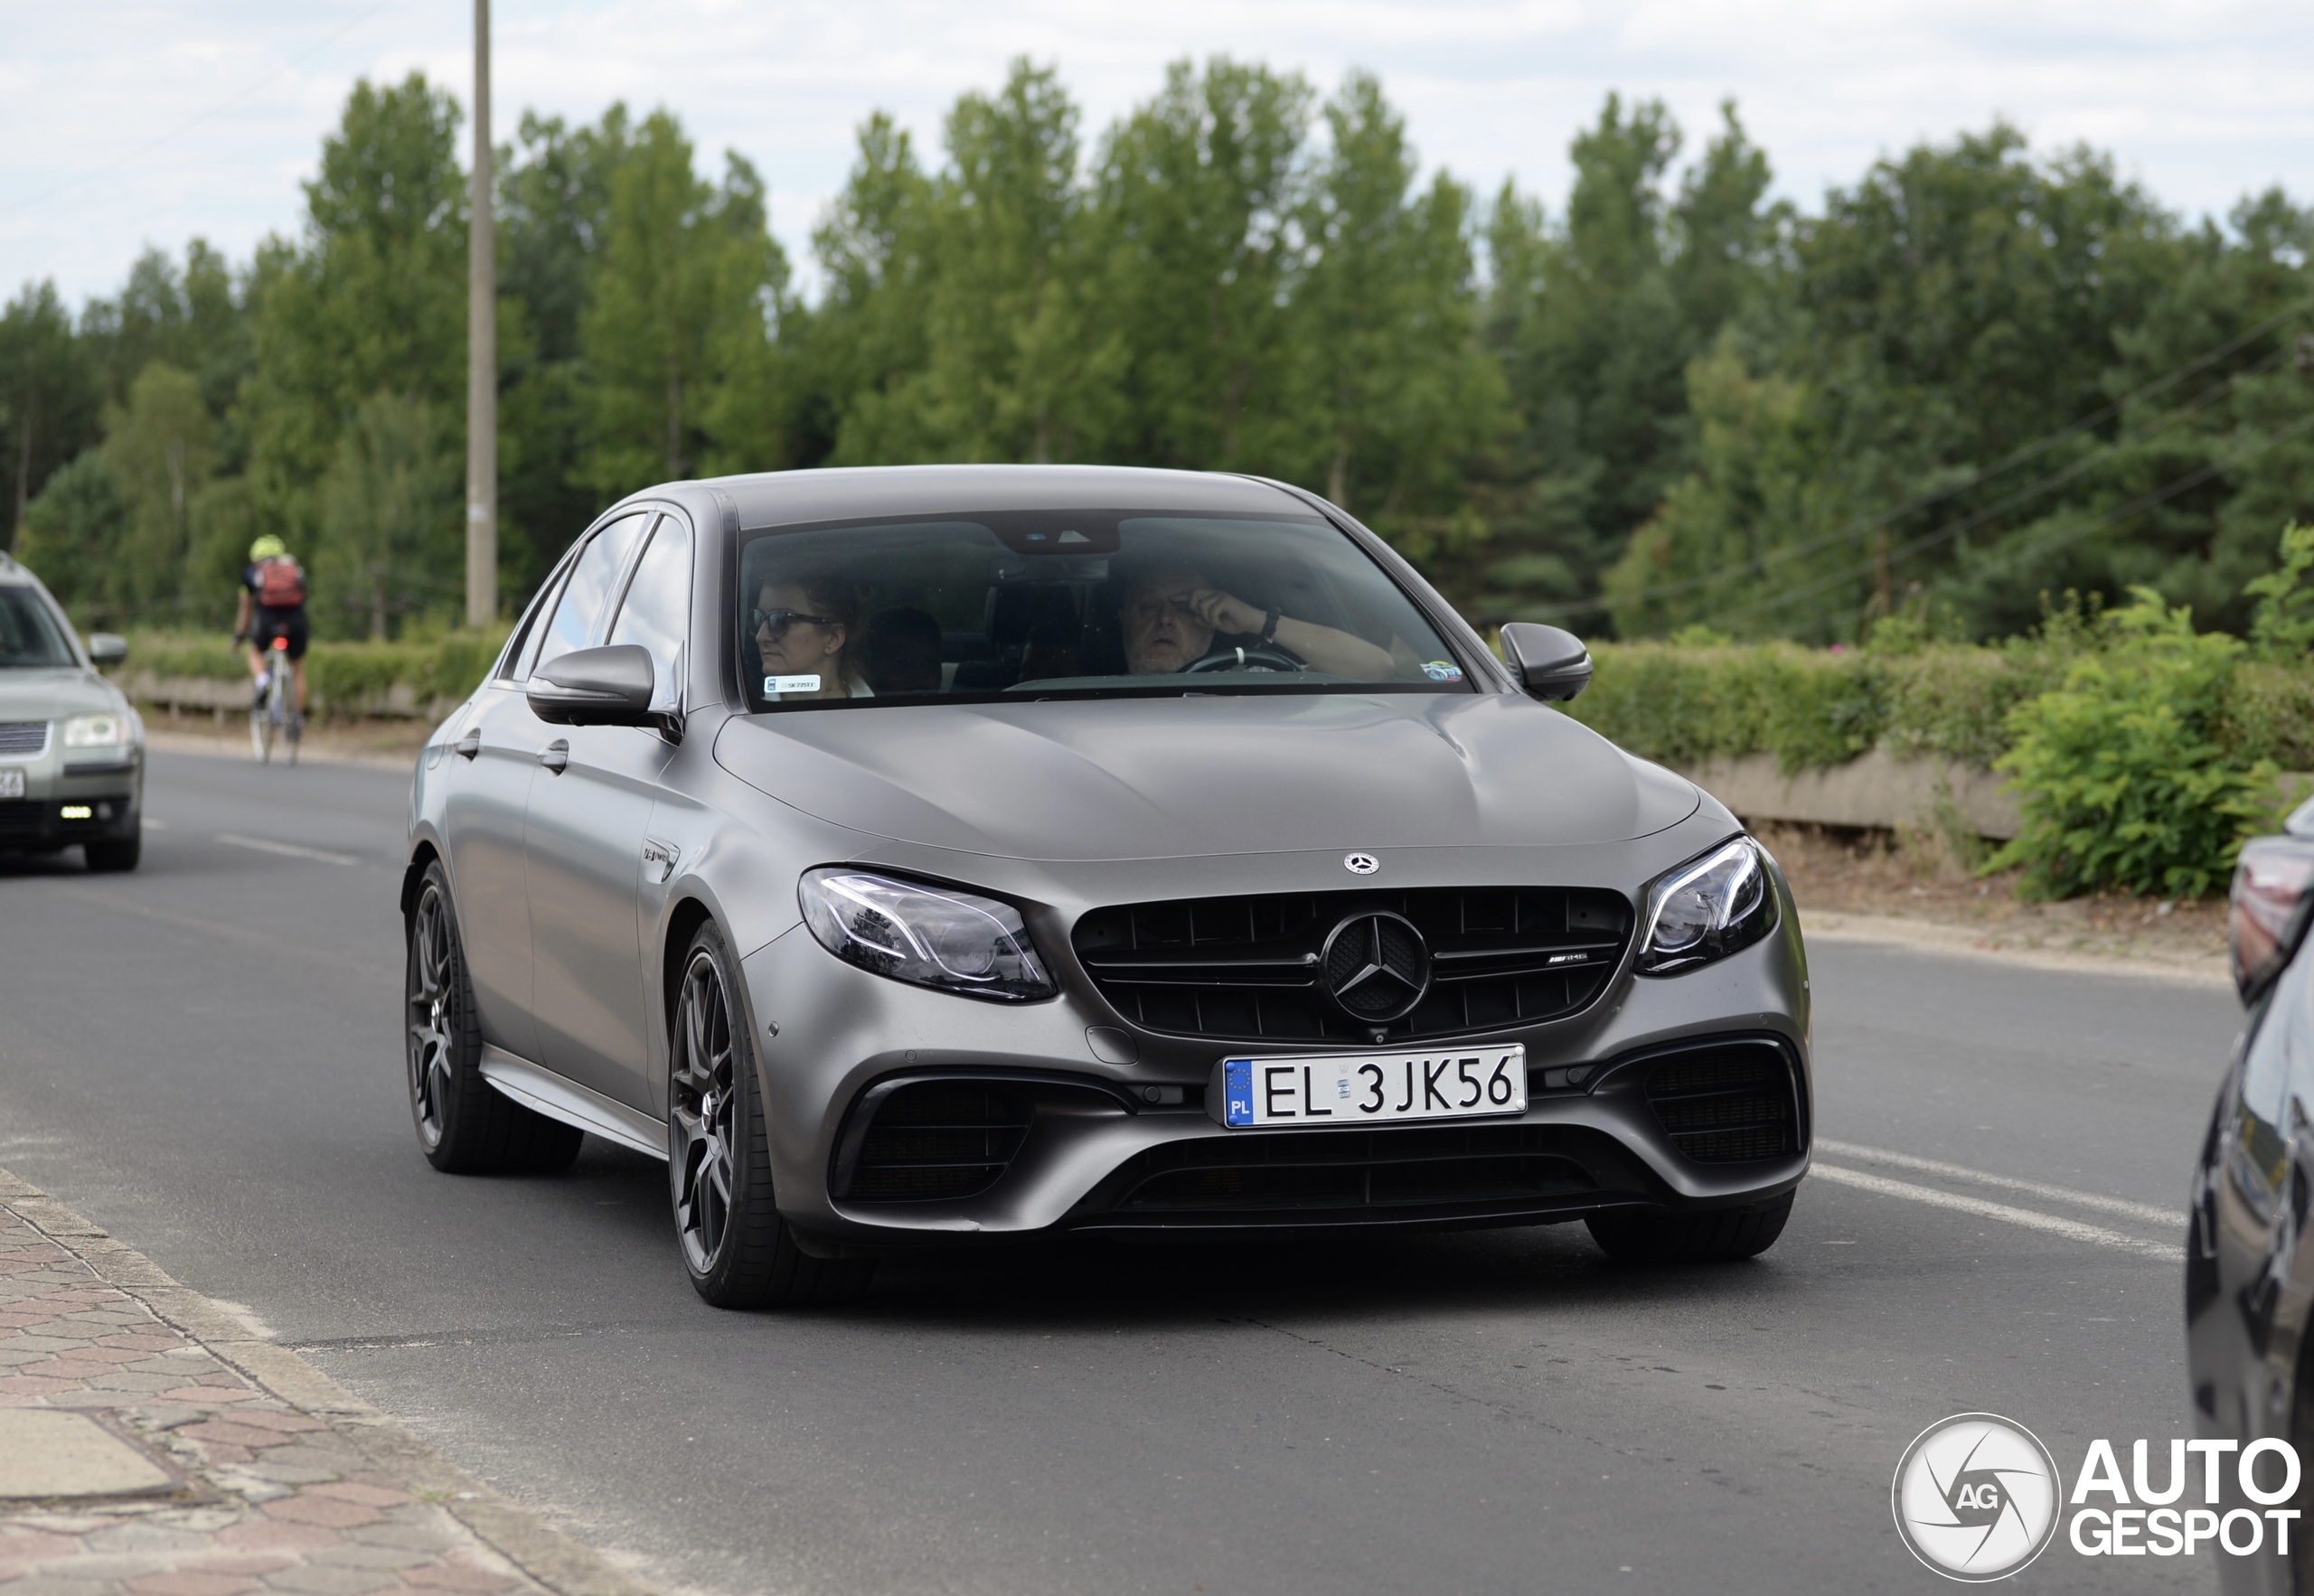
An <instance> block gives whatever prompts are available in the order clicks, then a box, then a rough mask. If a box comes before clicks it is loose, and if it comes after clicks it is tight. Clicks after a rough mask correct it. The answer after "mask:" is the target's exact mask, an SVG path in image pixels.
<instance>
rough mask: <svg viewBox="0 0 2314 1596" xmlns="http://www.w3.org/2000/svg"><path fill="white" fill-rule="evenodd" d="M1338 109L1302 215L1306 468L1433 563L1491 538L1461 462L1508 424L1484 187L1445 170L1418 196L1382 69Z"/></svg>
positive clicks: (1298, 380)
mask: <svg viewBox="0 0 2314 1596" xmlns="http://www.w3.org/2000/svg"><path fill="white" fill-rule="evenodd" d="M1324 115H1325V122H1326V127H1327V130H1328V132H1329V134H1330V135H1331V150H1330V151H1329V152H1328V154H1327V155H1326V157H1325V159H1324V160H1323V161H1322V163H1321V164H1319V166H1318V169H1317V171H1316V172H1315V174H1313V177H1312V183H1311V185H1310V189H1309V192H1308V193H1307V194H1306V196H1305V197H1304V198H1303V202H1302V204H1301V206H1300V211H1299V215H1298V217H1297V222H1298V225H1299V229H1300V231H1301V234H1302V236H1303V239H1304V240H1305V241H1306V248H1307V249H1308V250H1309V262H1308V265H1307V267H1306V268H1305V272H1304V275H1303V278H1302V281H1301V283H1300V285H1299V287H1298V290H1297V292H1296V293H1295V295H1294V296H1293V319H1292V328H1293V348H1294V352H1295V360H1296V367H1297V370H1296V372H1295V377H1294V383H1295V390H1296V391H1295V411H1296V414H1295V417H1294V420H1295V424H1296V427H1297V431H1298V435H1299V436H1298V437H1297V439H1296V446H1295V448H1294V454H1293V467H1294V469H1293V471H1292V473H1291V474H1293V476H1294V477H1295V478H1296V480H1298V481H1301V482H1303V483H1309V484H1311V485H1312V486H1321V487H1322V490H1323V492H1324V493H1325V494H1326V496H1327V497H1328V498H1329V499H1331V500H1332V501H1333V502H1335V503H1337V504H1340V505H1341V506H1342V507H1343V508H1344V509H1346V510H1349V511H1350V512H1351V513H1353V514H1356V515H1359V516H1361V517H1363V518H1365V519H1367V520H1369V521H1371V522H1373V524H1374V526H1375V530H1377V531H1378V532H1381V533H1382V534H1383V535H1384V536H1385V537H1387V538H1390V539H1391V540H1392V541H1394V542H1397V543H1398V544H1399V545H1400V546H1401V547H1403V548H1405V549H1406V550H1407V551H1408V552H1409V553H1410V554H1412V555H1413V556H1415V557H1416V559H1428V558H1431V557H1433V556H1434V555H1437V554H1441V553H1444V552H1447V551H1450V550H1453V549H1456V548H1457V547H1458V546H1465V545H1468V544H1470V543H1472V542H1474V541H1476V540H1479V539H1480V538H1482V537H1483V536H1484V532H1485V528H1484V525H1483V523H1482V522H1481V521H1479V519H1478V517H1477V516H1476V514H1475V512H1473V510H1472V507H1471V505H1470V503H1469V502H1468V499H1467V497H1466V495H1465V493H1464V492H1463V481H1462V472H1461V467H1462V466H1463V464H1464V462H1466V461H1467V460H1468V459H1469V457H1470V456H1471V455H1473V454H1475V453H1476V452H1477V451H1478V450H1480V449H1481V448H1482V447H1483V446H1486V445H1488V444H1489V443H1491V441H1492V439H1493V437H1494V436H1495V435H1496V433H1497V432H1498V431H1499V429H1500V426H1501V423H1502V420H1503V410H1502V391H1501V387H1500V378H1499V375H1498V373H1497V371H1496V368H1495V367H1494V365H1493V364H1492V363H1491V361H1489V360H1488V359H1487V358H1486V357H1485V355H1484V354H1483V352H1482V351H1481V350H1480V348H1479V346H1478V343H1477V338H1476V330H1477V316H1478V308H1479V307H1478V301H1477V296H1476V291H1475V286H1474V284H1473V281H1472V257H1471V249H1470V240H1469V237H1468V223H1469V216H1470V195H1469V193H1468V192H1467V191H1466V190H1464V189H1463V188H1462V187H1461V186H1460V185H1459V184H1457V183H1454V182H1453V180H1452V179H1451V178H1448V177H1446V176H1445V175H1444V174H1440V175H1439V176H1438V177H1437V178H1436V179H1435V180H1434V182H1433V183H1431V185H1430V187H1429V188H1428V189H1427V190H1425V191H1424V192H1421V193H1419V194H1416V192H1414V188H1413V185H1414V177H1415V170H1416V166H1415V158H1414V152H1413V151H1412V149H1411V148H1409V147H1408V146H1407V144H1406V127H1405V124H1404V123H1403V122H1402V121H1401V120H1400V119H1399V117H1397V114H1396V113H1395V112H1394V111H1392V110H1391V109H1390V108H1389V106H1388V105H1387V103H1386V102H1385V101H1384V99H1383V98H1382V90H1381V85H1380V84H1379V83H1378V82H1377V81H1376V80H1374V79H1372V78H1371V77H1368V76H1366V75H1364V74H1353V75H1352V76H1351V77H1350V80H1349V81H1348V82H1347V83H1345V84H1344V86H1343V87H1342V89H1341V90H1340V93H1339V94H1337V95H1336V96H1335V97H1334V98H1333V99H1331V101H1329V102H1328V103H1327V105H1326V108H1325V113H1324Z"/></svg>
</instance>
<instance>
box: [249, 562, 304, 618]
mask: <svg viewBox="0 0 2314 1596" xmlns="http://www.w3.org/2000/svg"><path fill="white" fill-rule="evenodd" d="M257 601H258V603H259V604H261V605H263V606H265V607H266V608H267V609H269V610H286V609H295V608H296V606H299V605H301V604H303V603H305V602H306V573H305V572H303V571H301V570H299V569H298V568H297V562H296V560H294V559H290V558H289V557H288V556H287V555H286V554H277V555H274V556H273V557H272V558H270V559H261V560H259V561H258V565H257Z"/></svg>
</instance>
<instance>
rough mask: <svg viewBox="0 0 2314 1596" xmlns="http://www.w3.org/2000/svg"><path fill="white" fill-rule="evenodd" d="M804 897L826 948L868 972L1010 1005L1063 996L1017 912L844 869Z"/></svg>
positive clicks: (811, 877) (810, 875)
mask: <svg viewBox="0 0 2314 1596" xmlns="http://www.w3.org/2000/svg"><path fill="white" fill-rule="evenodd" d="M796 893H797V896H798V897H800V898H801V899H802V900H803V906H804V924H806V925H809V926H811V928H812V934H813V935H814V936H816V937H818V938H819V939H820V945H821V946H822V947H824V948H825V949H827V951H828V952H830V953H833V954H834V955H835V956H836V957H837V958H839V959H842V960H845V961H847V962H851V963H853V964H857V965H859V966H860V967H861V969H862V970H870V971H873V972H875V973H877V974H878V975H885V976H889V977H890V978H891V979H892V980H894V981H911V982H913V983H915V984H916V985H917V986H928V987H937V988H938V989H939V990H942V991H944V992H962V993H964V995H965V996H967V997H974V998H992V999H995V1000H999V1001H1003V1002H1022V1001H1026V1000H1030V999H1032V998H1049V997H1051V996H1052V995H1053V993H1054V992H1055V991H1057V990H1058V988H1057V987H1055V986H1054V985H1053V981H1052V977H1051V976H1049V975H1048V974H1046V973H1045V967H1044V965H1043V964H1042V963H1041V962H1039V960H1038V958H1037V948H1036V944H1034V943H1032V942H1030V940H1029V930H1028V927H1027V926H1026V925H1022V924H1021V912H1020V910H1018V909H1016V908H1014V907H1013V906H1011V904H1005V903H999V902H997V901H996V900H995V899H994V898H992V897H978V896H976V895H975V894H973V893H969V892H959V891H957V890H956V889H955V888H954V887H920V886H918V885H917V884H916V883H915V882H913V881H895V880H893V879H892V878H890V877H889V876H871V875H869V874H867V873H866V872H864V871H861V870H851V869H844V868H826V869H818V870H808V871H806V872H804V879H803V882H802V884H801V885H800V886H799V887H797V889H796Z"/></svg>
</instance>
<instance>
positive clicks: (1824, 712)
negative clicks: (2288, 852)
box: [1567, 639, 2314, 772]
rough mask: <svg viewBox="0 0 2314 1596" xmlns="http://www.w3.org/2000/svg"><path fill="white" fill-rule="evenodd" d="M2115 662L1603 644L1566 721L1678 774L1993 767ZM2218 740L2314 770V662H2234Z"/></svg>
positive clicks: (2029, 649)
mask: <svg viewBox="0 0 2314 1596" xmlns="http://www.w3.org/2000/svg"><path fill="white" fill-rule="evenodd" d="M2102 652H2103V651H2102V649H2101V648H2099V647H2097V646H2093V645H2085V644H2081V643H2075V642H2074V641H2073V640H2071V639H2062V640H2056V641H2051V640H2046V639H2032V640H2027V641H2022V642H2017V643H2002V644H1997V645H1989V646H1984V647H1977V646H1972V645H1969V644H1962V643H1928V644H1914V645H1910V646H1898V647H1886V648H1883V647H1873V646H1867V647H1864V648H1856V649H1846V650H1843V651H1841V652H1837V653H1836V652H1830V651H1827V650H1822V649H1807V648H1801V647H1799V646H1798V645H1797V644H1793V643H1753V644H1736V643H1594V645H1593V646H1592V650H1591V654H1592V658H1593V659H1594V661H1595V662H1597V665H1598V673H1597V674H1596V675H1595V676H1594V678H1593V679H1592V682H1591V686H1590V688H1589V690H1587V691H1585V693H1584V695H1583V696H1582V697H1581V698H1579V699H1576V700H1575V701H1574V702H1573V703H1571V704H1569V705H1568V706H1567V712H1568V713H1569V714H1571V715H1573V716H1574V717H1575V718H1576V719H1578V720H1580V721H1582V722H1583V723H1584V724H1585V725H1586V726H1589V727H1591V728H1593V729H1594V730H1596V731H1598V732H1600V733H1602V734H1603V735H1604V736H1606V737H1612V738H1613V740H1614V741H1616V742H1618V743H1620V744H1622V745H1623V746H1624V747H1626V748H1628V749H1630V750H1631V751H1632V753H1634V754H1637V755H1640V756H1642V757H1645V758H1649V759H1657V760H1661V761H1663V762H1664V763H1666V764H1670V765H1693V764H1696V763H1698V762H1700V761H1702V760H1705V759H1709V758H1714V757H1718V756H1726V757H1736V756H1742V755H1745V754H1759V753H1770V754H1773V755H1775V756H1776V757H1777V759H1778V761H1779V762H1780V763H1781V764H1782V765H1783V768H1784V769H1785V770H1786V771H1787V772H1792V771H1801V770H1811V769H1820V768H1822V767H1823V766H1826V765H1839V764H1841V763H1843V762H1844V761H1847V760H1849V759H1853V758H1855V757H1856V756H1858V754H1861V753H1864V752H1865V751H1866V750H1867V749H1869V748H1872V747H1874V746H1885V747H1886V748H1887V749H1888V751H1889V752H1891V753H1893V754H1896V755H1900V756H1911V755H1923V754H1941V755H1944V756H1947V757H1950V758H1953V759H1960V760H1965V761H1967V762H1968V763H1970V764H1971V765H1991V764H1992V763H1993V762H1994V761H1995V760H1997V759H1999V758H2000V757H2001V756H2004V755H2006V754H2007V753H2008V751H2009V749H2010V747H2011V746H2012V743H2013V740H2014V736H2015V733H2014V731H2013V728H2012V727H2011V723H2010V720H2011V717H2012V715H2013V714H2014V713H2015V712H2016V711H2017V710H2018V708H2019V707H2021V706H2023V705H2025V704H2027V703H2029V702H2030V701H2032V700H2034V699H2038V698H2039V697H2040V696H2041V695H2042V694H2044V693H2046V692H2052V691H2055V690H2057V689H2059V688H2060V687H2062V686H2063V685H2064V682H2065V676H2066V673H2067V671H2069V670H2070V669H2071V668H2072V667H2073V666H2074V663H2075V662H2077V661H2079V660H2082V659H2084V658H2091V657H2096V656H2098V655H2099V654H2101V653H2102ZM2213 735H2214V736H2215V740H2216V741H2217V743H2218V745H2219V746H2220V747H2221V748H2222V749H2224V751H2225V754H2226V756H2228V758H2229V759H2230V760H2231V761H2233V762H2234V763H2236V764H2239V765H2243V766H2245V767H2246V766H2248V765H2254V764H2256V763H2257V762H2258V761H2260V760H2264V761H2267V762H2269V763H2271V764H2272V765H2275V766H2277V767H2279V768H2281V769H2283V770H2314V663H2308V662H2292V663H2276V662H2266V661H2257V660H2243V661H2241V662H2237V663H2235V664H2234V666H2233V667H2232V669H2231V670H2230V671H2228V672H2226V673H2225V676H2224V680H2223V682H2222V685H2221V686H2220V688H2219V690H2218V697H2217V703H2216V709H2215V721H2214V725H2213Z"/></svg>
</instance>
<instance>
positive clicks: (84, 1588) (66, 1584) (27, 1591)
mask: <svg viewBox="0 0 2314 1596" xmlns="http://www.w3.org/2000/svg"><path fill="white" fill-rule="evenodd" d="M8 1596H108V1592H107V1591H106V1590H105V1587H104V1584H103V1582H100V1581H97V1580H69V1579H65V1578H62V1577H61V1576H60V1575H57V1574H32V1575H30V1576H28V1577H26V1578H24V1579H21V1580H16V1581H13V1582H10V1584H9V1586H8Z"/></svg>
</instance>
